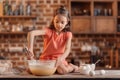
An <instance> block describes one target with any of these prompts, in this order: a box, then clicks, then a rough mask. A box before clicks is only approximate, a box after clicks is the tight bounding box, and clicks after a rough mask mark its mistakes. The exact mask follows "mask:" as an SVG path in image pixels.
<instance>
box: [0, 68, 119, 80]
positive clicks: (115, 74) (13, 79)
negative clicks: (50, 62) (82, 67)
mask: <svg viewBox="0 0 120 80" xmlns="http://www.w3.org/2000/svg"><path fill="white" fill-rule="evenodd" d="M99 71H100V70H96V71H95V72H96V75H94V76H90V75H82V74H80V73H79V72H76V73H69V74H65V75H59V74H54V75H51V76H35V75H31V74H28V73H26V72H23V73H20V74H2V75H0V79H4V80H18V79H19V80H21V79H25V80H41V79H44V80H45V79H47V80H58V79H59V80H63V79H65V80H111V79H113V80H120V70H105V71H106V74H104V75H100V74H99Z"/></svg>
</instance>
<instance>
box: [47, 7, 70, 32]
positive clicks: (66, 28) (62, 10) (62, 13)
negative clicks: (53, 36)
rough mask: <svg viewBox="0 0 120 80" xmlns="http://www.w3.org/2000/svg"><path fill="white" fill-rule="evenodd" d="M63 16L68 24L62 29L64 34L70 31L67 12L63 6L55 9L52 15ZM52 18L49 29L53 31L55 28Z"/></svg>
mask: <svg viewBox="0 0 120 80" xmlns="http://www.w3.org/2000/svg"><path fill="white" fill-rule="evenodd" d="M58 14H60V15H64V16H65V17H66V18H67V19H68V24H67V25H66V26H65V28H64V29H63V31H64V32H66V31H70V15H69V11H68V10H67V9H66V8H65V7H64V6H60V8H57V9H56V10H55V13H54V16H53V17H55V16H56V15H58ZM53 21H54V18H53V20H52V22H51V24H50V27H49V28H50V29H54V30H55V27H54V22H53Z"/></svg>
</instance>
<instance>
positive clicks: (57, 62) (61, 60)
mask: <svg viewBox="0 0 120 80" xmlns="http://www.w3.org/2000/svg"><path fill="white" fill-rule="evenodd" d="M63 60H64V59H63V58H62V57H58V58H57V61H56V65H55V67H58V66H59V65H61V64H62V62H63Z"/></svg>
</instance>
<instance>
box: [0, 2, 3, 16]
mask: <svg viewBox="0 0 120 80" xmlns="http://www.w3.org/2000/svg"><path fill="white" fill-rule="evenodd" d="M0 16H3V0H0Z"/></svg>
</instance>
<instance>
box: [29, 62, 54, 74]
mask: <svg viewBox="0 0 120 80" xmlns="http://www.w3.org/2000/svg"><path fill="white" fill-rule="evenodd" d="M55 62H56V61H55V60H28V66H29V69H30V71H31V73H32V74H33V75H38V76H49V75H53V74H54V73H55V71H56V67H55Z"/></svg>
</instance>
